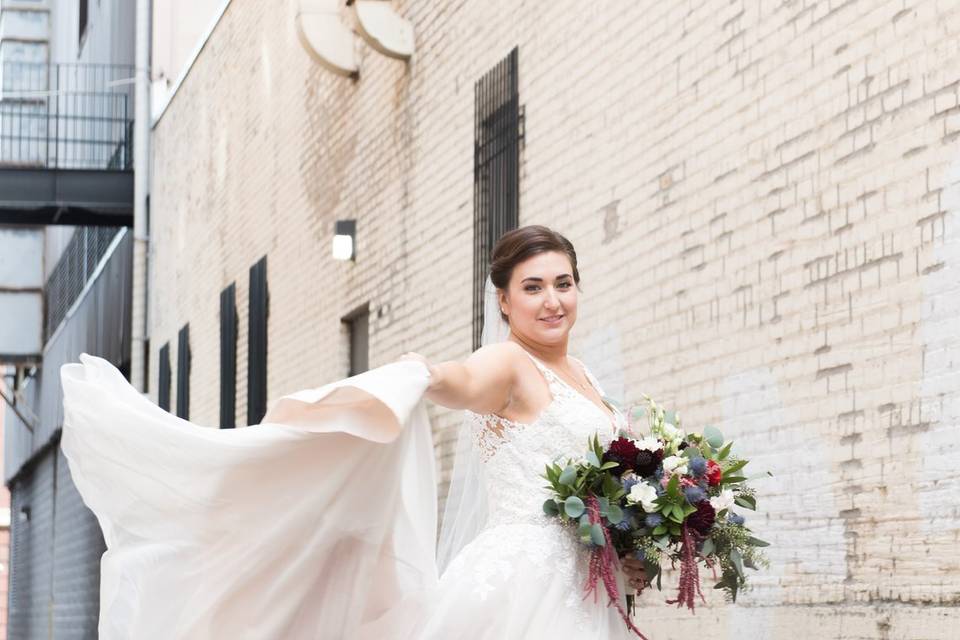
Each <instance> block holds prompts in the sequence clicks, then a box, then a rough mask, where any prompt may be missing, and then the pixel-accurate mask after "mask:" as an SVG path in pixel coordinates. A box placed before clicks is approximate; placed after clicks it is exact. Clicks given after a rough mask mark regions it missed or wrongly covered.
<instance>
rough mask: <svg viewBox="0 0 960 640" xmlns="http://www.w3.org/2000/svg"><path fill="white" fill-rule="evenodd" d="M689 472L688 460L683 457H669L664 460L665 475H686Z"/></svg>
mask: <svg viewBox="0 0 960 640" xmlns="http://www.w3.org/2000/svg"><path fill="white" fill-rule="evenodd" d="M686 472H687V459H686V458H684V457H683V456H667V457H666V458H664V459H663V473H664V474H666V475H670V474H671V473H686Z"/></svg>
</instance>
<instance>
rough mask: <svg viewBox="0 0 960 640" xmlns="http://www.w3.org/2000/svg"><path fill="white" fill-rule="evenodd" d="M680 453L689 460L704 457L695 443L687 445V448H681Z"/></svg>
mask: <svg viewBox="0 0 960 640" xmlns="http://www.w3.org/2000/svg"><path fill="white" fill-rule="evenodd" d="M680 455H682V456H683V457H684V458H687V459H689V460H693V459H694V458H703V457H705V456H704V455H703V452H702V451H700V447H699V446H697V445H693V444H691V445H689V446H687V448H686V449H684V450H683V453H681V454H680Z"/></svg>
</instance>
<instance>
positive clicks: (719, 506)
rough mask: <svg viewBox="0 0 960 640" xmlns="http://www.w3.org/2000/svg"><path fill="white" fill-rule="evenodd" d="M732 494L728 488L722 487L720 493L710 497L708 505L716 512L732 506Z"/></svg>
mask: <svg viewBox="0 0 960 640" xmlns="http://www.w3.org/2000/svg"><path fill="white" fill-rule="evenodd" d="M733 500H734V495H733V491H731V490H730V489H724V490H723V491H721V492H720V495H718V496H715V497H713V498H710V506H711V507H713V510H714V511H715V512H717V513H720V512H721V511H723V510H724V509H729V508H730V507H732V506H733Z"/></svg>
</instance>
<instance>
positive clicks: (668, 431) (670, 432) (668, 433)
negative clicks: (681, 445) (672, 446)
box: [660, 422, 683, 440]
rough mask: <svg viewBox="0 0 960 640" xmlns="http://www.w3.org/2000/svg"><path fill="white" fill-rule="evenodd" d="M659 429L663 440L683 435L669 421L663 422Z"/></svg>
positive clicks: (674, 438)
mask: <svg viewBox="0 0 960 640" xmlns="http://www.w3.org/2000/svg"><path fill="white" fill-rule="evenodd" d="M660 431H661V432H662V433H663V437H664V439H665V440H676V439H677V438H678V437H683V434H682V433H680V430H679V429H677V428H676V427H675V426H673V425H672V424H670V423H669V422H664V423H663V428H662V429H661V430H660Z"/></svg>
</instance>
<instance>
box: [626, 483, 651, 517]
mask: <svg viewBox="0 0 960 640" xmlns="http://www.w3.org/2000/svg"><path fill="white" fill-rule="evenodd" d="M656 499H657V490H656V489H654V488H653V487H652V486H650V485H649V484H647V483H646V482H638V483H637V484H635V485H633V487H631V488H630V493H629V494H628V495H627V502H628V503H630V504H639V505H640V506H641V507H643V510H644V511H647V512H648V513H652V512H653V511H655V510H656V508H657V507H656V505H655V504H654V500H656Z"/></svg>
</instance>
